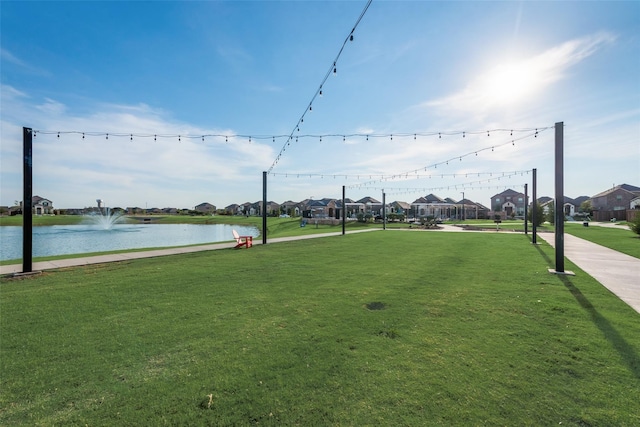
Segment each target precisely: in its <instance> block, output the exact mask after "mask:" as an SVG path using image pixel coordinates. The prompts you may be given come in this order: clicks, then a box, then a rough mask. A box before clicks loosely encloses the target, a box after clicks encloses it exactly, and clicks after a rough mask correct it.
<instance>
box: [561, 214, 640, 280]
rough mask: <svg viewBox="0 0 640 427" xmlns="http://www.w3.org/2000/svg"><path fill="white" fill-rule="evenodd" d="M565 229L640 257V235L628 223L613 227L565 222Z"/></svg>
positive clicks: (602, 244)
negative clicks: (585, 225) (587, 225)
mask: <svg viewBox="0 0 640 427" xmlns="http://www.w3.org/2000/svg"><path fill="white" fill-rule="evenodd" d="M564 231H565V233H569V234H572V235H574V236H576V237H580V238H581V239H585V240H589V241H590V242H593V243H597V244H598V245H601V246H605V247H607V248H610V249H613V250H616V251H618V252H622V253H625V254H627V255H631V256H633V257H636V258H640V236H639V235H637V234H635V233H634V232H633V231H631V229H629V227H628V226H626V225H621V226H620V228H613V227H600V226H597V225H592V226H591V227H584V226H583V225H582V223H580V224H575V223H565V228H564ZM639 280H640V279H639Z"/></svg>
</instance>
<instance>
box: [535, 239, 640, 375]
mask: <svg viewBox="0 0 640 427" xmlns="http://www.w3.org/2000/svg"><path fill="white" fill-rule="evenodd" d="M536 249H537V250H538V252H539V253H540V255H541V256H542V258H544V260H545V261H546V262H547V265H548V266H549V268H553V267H554V263H553V261H552V260H551V258H549V257H548V256H547V254H546V253H544V251H543V250H542V248H540V246H537V245H536ZM556 276H557V277H558V279H559V280H560V281H561V282H562V284H563V285H564V286H565V287H566V288H567V289H568V290H569V292H571V295H573V297H574V298H575V299H576V301H578V304H580V306H581V307H582V308H583V309H585V310H586V311H587V313H589V315H590V316H591V320H592V321H593V323H595V325H596V326H597V327H598V329H600V331H601V332H602V333H603V334H604V336H605V338H606V339H607V340H608V341H609V342H610V343H611V344H612V345H613V348H615V349H616V351H617V352H618V353H619V354H620V357H622V360H624V362H625V363H626V364H627V365H628V366H629V369H630V370H631V372H632V373H633V375H634V376H635V377H636V378H638V379H640V358H639V357H638V354H637V353H636V352H635V350H634V348H633V347H632V346H631V345H629V343H628V342H627V341H626V340H625V339H624V338H623V337H622V336H621V335H620V333H619V332H618V331H617V330H616V329H615V328H614V327H613V325H611V323H610V322H609V321H608V320H607V319H606V318H605V317H604V316H602V315H601V314H600V313H599V312H598V310H596V308H595V307H594V306H593V304H591V301H589V299H588V298H587V297H586V296H585V295H584V294H583V293H582V292H581V291H580V289H578V287H576V286H575V285H574V284H573V283H572V282H571V279H570V276H564V275H562V274H558V275H556Z"/></svg>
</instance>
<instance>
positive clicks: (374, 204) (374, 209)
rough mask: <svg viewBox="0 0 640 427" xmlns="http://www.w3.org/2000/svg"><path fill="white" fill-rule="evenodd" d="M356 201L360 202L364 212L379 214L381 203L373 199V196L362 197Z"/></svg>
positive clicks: (380, 212)
mask: <svg viewBox="0 0 640 427" xmlns="http://www.w3.org/2000/svg"><path fill="white" fill-rule="evenodd" d="M356 203H361V204H362V206H363V208H364V211H363V213H365V214H371V215H381V214H382V210H381V209H382V203H381V202H380V201H379V200H376V199H374V198H373V197H369V196H367V197H363V198H362V199H360V200H358V201H356Z"/></svg>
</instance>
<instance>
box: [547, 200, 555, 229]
mask: <svg viewBox="0 0 640 427" xmlns="http://www.w3.org/2000/svg"><path fill="white" fill-rule="evenodd" d="M547 206H549V212H547V221H549V224H551V225H553V224H555V223H556V211H555V206H554V204H553V203H549V204H548V205H547Z"/></svg>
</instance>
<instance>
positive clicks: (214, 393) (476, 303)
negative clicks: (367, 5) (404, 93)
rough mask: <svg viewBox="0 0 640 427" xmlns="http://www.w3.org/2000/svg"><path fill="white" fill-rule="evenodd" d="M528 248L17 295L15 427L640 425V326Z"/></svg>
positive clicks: (463, 242)
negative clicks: (555, 271) (552, 271)
mask: <svg viewBox="0 0 640 427" xmlns="http://www.w3.org/2000/svg"><path fill="white" fill-rule="evenodd" d="M552 259H553V251H552V249H551V248H550V247H549V246H548V245H546V244H541V245H539V246H533V245H531V244H530V243H529V239H528V238H527V237H526V236H523V235H518V234H499V233H437V232H436V233H433V232H409V231H386V232H382V231H377V232H371V233H362V234H354V235H347V236H339V237H327V238H321V239H313V240H303V241H294V242H287V243H279V244H270V245H266V246H256V247H254V248H252V249H251V250H242V251H234V250H219V251H213V252H201V253H194V254H189V255H180V256H171V257H162V258H156V259H142V260H136V261H131V262H126V263H113V264H104V265H95V266H88V267H83V268H73V269H68V270H58V271H50V272H47V273H44V274H42V275H39V276H35V277H29V278H24V279H21V280H16V279H2V282H0V291H1V292H0V321H1V325H2V328H1V332H0V334H1V336H0V339H1V341H0V343H1V345H0V363H1V366H0V370H1V372H2V377H1V390H2V391H1V394H0V408H1V409H0V424H1V425H92V426H99V425H302V426H308V425H411V426H413V425H560V423H562V424H561V425H575V426H586V425H594V426H595V425H628V426H632V425H639V424H640V357H639V354H640V316H639V315H638V314H637V313H636V312H635V311H633V310H632V309H631V308H629V307H628V306H627V305H626V304H624V303H623V302H621V301H620V300H618V299H617V298H616V297H615V296H613V295H612V294H611V293H610V292H608V291H607V290H606V289H604V288H603V287H602V286H600V285H599V284H598V283H597V282H596V281H595V280H593V279H592V278H590V277H589V276H588V275H586V274H585V273H583V272H581V271H580V269H579V268H577V267H576V266H575V265H572V264H571V263H568V266H567V267H568V268H570V269H571V270H573V271H576V272H577V273H578V274H577V275H576V276H575V277H563V276H557V275H550V274H548V273H547V268H548V267H550V266H552V261H551V260H552Z"/></svg>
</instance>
